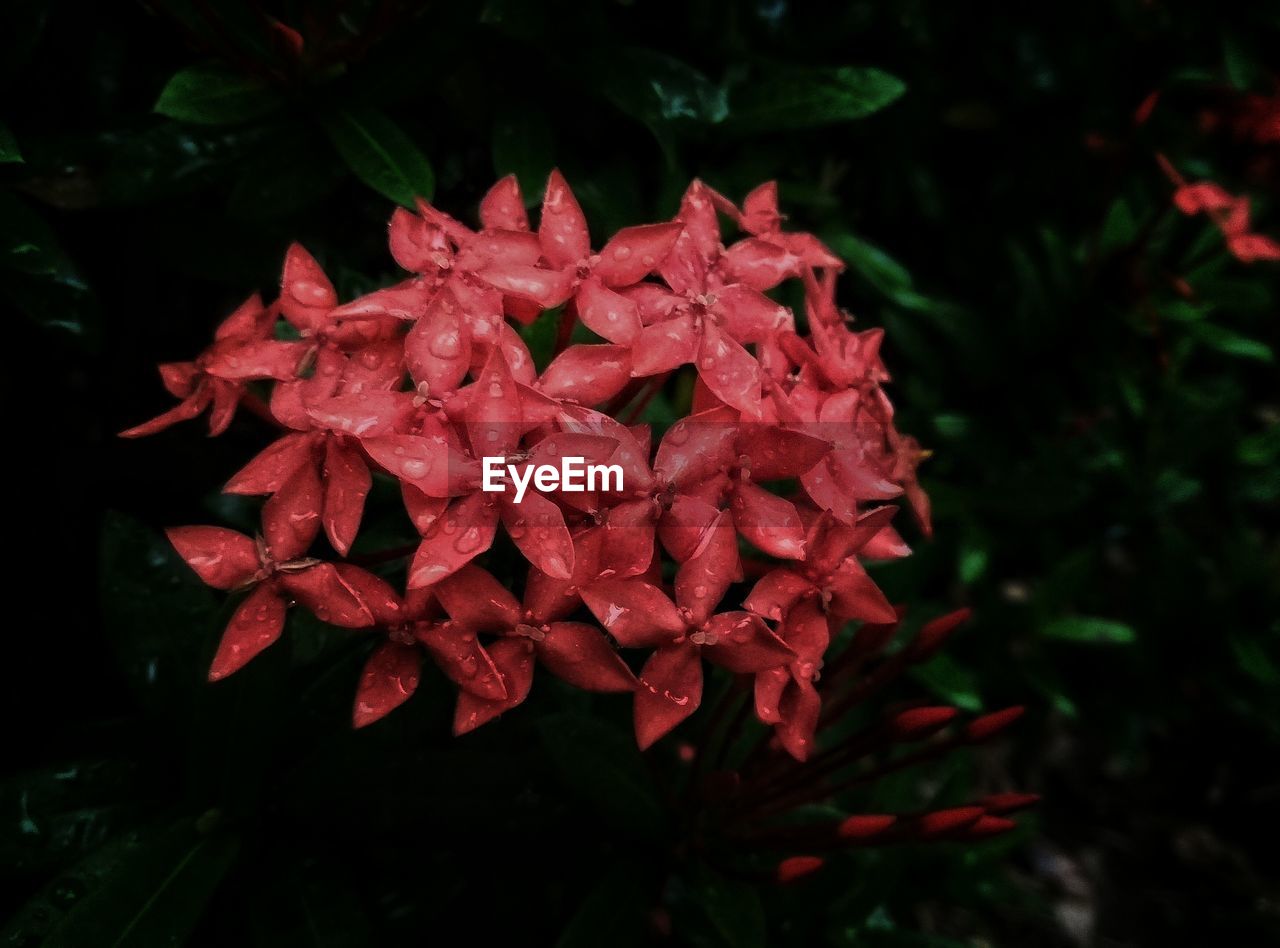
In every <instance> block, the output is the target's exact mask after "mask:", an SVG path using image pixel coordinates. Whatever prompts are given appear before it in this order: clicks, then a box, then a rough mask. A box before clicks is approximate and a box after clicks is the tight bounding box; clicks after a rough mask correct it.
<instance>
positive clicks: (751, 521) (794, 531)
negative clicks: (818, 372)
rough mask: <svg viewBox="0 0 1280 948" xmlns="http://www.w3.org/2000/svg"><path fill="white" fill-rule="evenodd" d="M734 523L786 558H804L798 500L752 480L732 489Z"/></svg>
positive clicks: (771, 552) (753, 541)
mask: <svg viewBox="0 0 1280 948" xmlns="http://www.w3.org/2000/svg"><path fill="white" fill-rule="evenodd" d="M732 509H733V525H734V527H735V528H736V529H737V531H738V532H739V533H740V534H742V536H744V537H745V538H746V539H747V541H748V542H749V543H751V544H752V545H753V546H755V547H756V548H758V549H760V550H763V551H764V552H765V553H768V554H769V555H770V556H776V557H779V558H780V559H784V560H798V559H803V558H804V537H805V530H804V526H803V525H802V524H801V523H800V515H799V514H798V513H796V506H795V504H793V503H791V501H789V500H784V499H783V498H781V497H779V496H777V495H776V494H772V493H770V492H769V491H767V490H765V489H764V488H762V487H757V486H756V485H755V484H752V483H749V482H745V481H743V482H740V483H739V484H738V486H737V487H736V488H735V489H734V492H733V507H732Z"/></svg>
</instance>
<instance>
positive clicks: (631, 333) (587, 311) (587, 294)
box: [575, 277, 641, 346]
mask: <svg viewBox="0 0 1280 948" xmlns="http://www.w3.org/2000/svg"><path fill="white" fill-rule="evenodd" d="M575 305H576V306H577V308H578V317H579V318H580V319H581V320H582V322H583V324H584V325H585V326H586V327H587V328H588V329H590V330H591V331H592V332H594V333H595V334H596V335H598V336H601V337H603V338H604V339H607V340H609V341H610V342H613V343H617V344H618V345H620V346H629V345H631V344H632V343H633V342H634V341H635V339H636V336H637V335H639V333H640V328H641V327H640V311H639V308H638V307H637V306H636V304H635V302H634V301H632V300H629V299H627V297H625V296H622V295H620V294H618V293H615V292H613V290H611V289H609V288H608V287H606V286H605V285H604V284H603V283H601V282H600V280H599V279H597V278H596V277H589V278H587V279H586V280H584V281H583V282H582V284H581V285H580V286H579V287H578V295H577V297H576V298H575Z"/></svg>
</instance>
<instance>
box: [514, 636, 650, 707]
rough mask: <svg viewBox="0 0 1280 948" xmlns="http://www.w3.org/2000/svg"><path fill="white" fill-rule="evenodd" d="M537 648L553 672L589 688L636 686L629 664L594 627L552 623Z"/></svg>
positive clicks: (626, 688)
mask: <svg viewBox="0 0 1280 948" xmlns="http://www.w3.org/2000/svg"><path fill="white" fill-rule="evenodd" d="M534 648H535V650H536V651H537V653H538V660H539V661H541V662H542V664H543V665H545V666H546V667H547V669H548V670H549V671H550V672H551V673H552V674H553V675H555V676H556V677H557V678H561V679H563V680H564V681H567V682H568V683H569V684H571V685H576V686H577V687H579V688H582V689H584V690H586V691H631V690H633V689H634V688H635V686H636V678H635V676H634V675H633V674H631V669H629V668H628V667H627V663H626V662H624V661H623V660H622V658H621V657H620V656H619V655H618V653H617V651H615V650H614V648H613V646H612V645H610V644H609V640H608V639H606V638H605V637H604V636H603V635H601V634H600V630H599V629H597V628H596V627H595V626H591V625H587V624H585V623H582V622H553V623H551V625H550V626H548V628H547V631H546V636H545V638H543V639H542V640H541V641H538V642H535V644H534Z"/></svg>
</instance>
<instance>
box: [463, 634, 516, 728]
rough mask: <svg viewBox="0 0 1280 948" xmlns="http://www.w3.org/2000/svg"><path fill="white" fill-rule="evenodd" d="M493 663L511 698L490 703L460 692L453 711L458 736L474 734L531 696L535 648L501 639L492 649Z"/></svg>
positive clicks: (513, 640)
mask: <svg viewBox="0 0 1280 948" xmlns="http://www.w3.org/2000/svg"><path fill="white" fill-rule="evenodd" d="M489 651H490V654H491V655H492V656H493V663H494V665H495V667H496V668H497V670H498V674H499V675H500V676H501V678H502V681H503V683H504V686H505V688H506V691H507V696H506V697H505V698H503V699H500V700H486V699H484V698H481V697H479V696H477V695H475V694H473V693H471V692H469V691H461V692H459V693H458V703H457V705H456V707H455V708H454V712H453V733H454V736H455V737H456V736H459V735H462V734H466V733H468V732H469V731H474V730H475V729H476V728H478V727H480V726H481V725H482V724H488V723H489V722H490V721H492V720H493V719H494V718H496V717H498V715H500V714H502V713H503V712H504V711H509V710H511V709H512V708H514V707H515V706H516V705H518V704H520V703H522V702H523V701H524V699H525V698H527V697H528V696H529V689H530V688H531V687H532V686H533V667H534V660H533V649H532V648H531V647H530V645H529V643H528V642H527V641H526V640H524V639H523V638H509V639H499V640H498V641H497V642H494V643H493V645H491V646H490V647H489Z"/></svg>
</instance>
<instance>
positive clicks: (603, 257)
mask: <svg viewBox="0 0 1280 948" xmlns="http://www.w3.org/2000/svg"><path fill="white" fill-rule="evenodd" d="M681 230H683V227H682V226H681V224H680V222H679V221H671V222H669V223H666V224H643V225H641V226H639V227H624V228H622V230H620V231H618V232H617V233H616V234H614V235H613V237H611V238H610V239H609V242H608V243H607V244H605V245H604V249H602V250H601V251H600V259H599V261H597V262H596V264H595V266H593V267H592V272H593V273H594V274H595V275H596V276H597V277H599V278H600V279H601V280H602V281H603V282H604V284H605V286H630V285H631V284H632V283H638V282H640V281H641V280H643V279H644V278H645V277H647V276H648V275H649V274H650V273H652V272H653V271H654V270H656V269H657V268H658V267H660V266H661V265H662V262H663V261H664V260H666V259H667V254H669V253H671V248H672V247H674V246H675V243H676V239H677V238H678V237H679V236H680V231H681Z"/></svg>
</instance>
